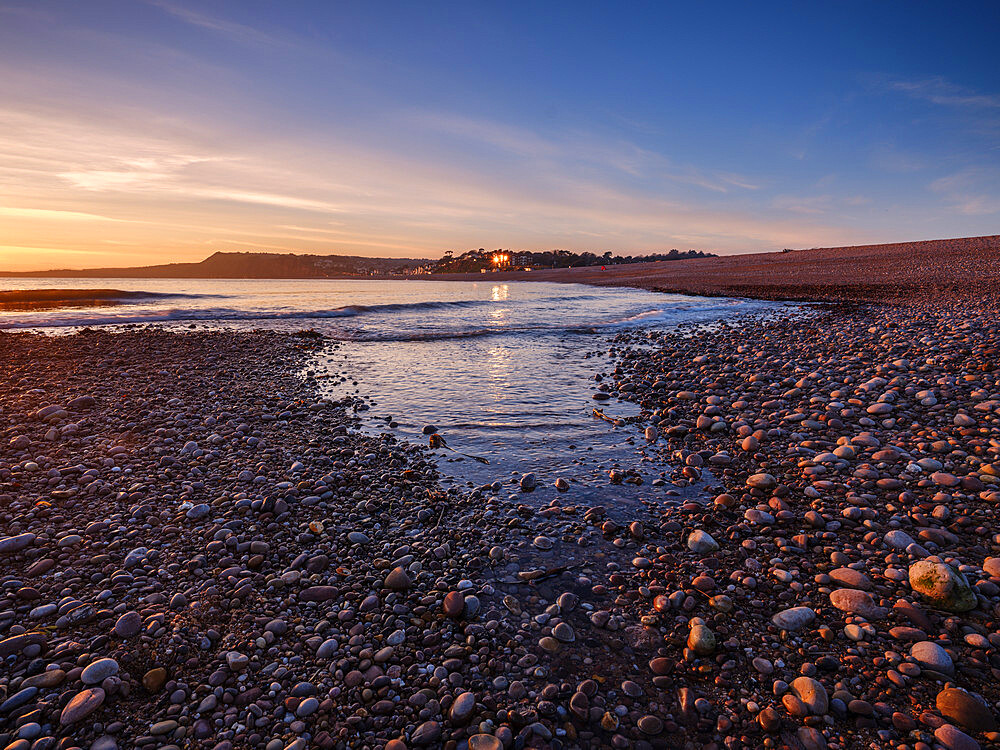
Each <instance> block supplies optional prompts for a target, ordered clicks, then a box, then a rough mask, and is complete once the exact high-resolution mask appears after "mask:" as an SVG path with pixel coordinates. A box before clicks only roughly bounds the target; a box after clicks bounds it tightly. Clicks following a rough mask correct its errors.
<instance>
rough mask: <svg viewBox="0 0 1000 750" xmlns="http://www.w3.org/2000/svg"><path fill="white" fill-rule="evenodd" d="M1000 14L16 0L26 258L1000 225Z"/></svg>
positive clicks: (880, 234) (669, 243) (714, 238)
mask: <svg viewBox="0 0 1000 750" xmlns="http://www.w3.org/2000/svg"><path fill="white" fill-rule="evenodd" d="M998 8H1000V5H998V4H996V3H983V4H981V5H980V4H976V3H958V4H945V3H938V4H931V3H926V2H906V3H904V2H882V3H870V2H858V3H854V2H836V3H824V4H820V3H808V2H806V3H803V2H801V0H799V1H798V2H789V3H766V2H765V3H748V2H737V3H662V2H661V3H649V4H641V3H612V2H608V3H589V2H579V1H577V2H567V3H555V2H525V3H519V2H502V3H500V2H498V3H478V2H454V3H452V2H448V3H444V2H434V3H413V2H408V3H390V2H370V1H369V2H295V1H294V0H289V1H288V2H281V3H279V2H254V1H252V0H242V1H241V2H206V1H196V0H149V1H148V2H141V1H140V0H123V1H122V2H102V1H100V0H88V1H87V2H82V3H81V2H71V1H70V0H66V1H65V2H50V1H46V0H0V270H23V269H37V268H52V267H67V268H80V267H92V266H105V265H139V264H149V263H162V262H170V261H178V260H201V259H202V258H204V257H205V256H207V255H209V254H211V253H212V252H215V251H217V250H238V249H269V250H275V251H295V252H316V253H336V252H343V253H349V254H361V255H379V256H395V257H402V256H407V257H438V256H440V255H441V253H442V252H443V251H445V250H449V249H450V250H456V251H462V250H466V249H469V248H475V247H488V248H493V247H510V248H525V249H539V250H540V249H551V248H557V247H559V248H567V249H572V250H593V251H596V252H603V251H604V250H614V251H616V252H617V251H622V252H627V253H636V252H654V251H660V250H664V249H670V248H673V247H676V248H680V249H688V248H695V249H705V250H713V251H716V252H721V253H732V252H743V251H749V250H771V249H779V248H782V247H813V246H823V245H842V244H857V243H867V242H889V241H904V240H917V239H929V238H937V237H957V236H969V235H981V234H996V233H1000V64H998V63H997V60H996V32H997V29H998V28H1000V10H998Z"/></svg>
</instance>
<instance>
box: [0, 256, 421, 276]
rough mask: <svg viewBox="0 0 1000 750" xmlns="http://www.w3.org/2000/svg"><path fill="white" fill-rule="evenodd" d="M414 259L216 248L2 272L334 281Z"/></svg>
mask: <svg viewBox="0 0 1000 750" xmlns="http://www.w3.org/2000/svg"><path fill="white" fill-rule="evenodd" d="M428 262H429V261H428V260H423V259H417V258H365V257H362V256H355V255H296V254H293V253H266V252H229V253H226V252H219V253H215V254H213V255H210V256H209V257H208V258H205V260H203V261H201V262H199V263H164V264H161V265H156V266H131V267H127V268H86V269H81V270H69V269H55V270H51V271H7V272H0V277H20V278H75V279H84V278H89V279H93V278H160V279H317V278H318V279H338V278H351V277H355V276H370V275H373V274H390V273H402V272H404V271H406V270H407V269H412V268H416V267H417V266H421V265H424V264H425V263H428Z"/></svg>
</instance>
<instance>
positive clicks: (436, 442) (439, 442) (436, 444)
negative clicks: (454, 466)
mask: <svg viewBox="0 0 1000 750" xmlns="http://www.w3.org/2000/svg"><path fill="white" fill-rule="evenodd" d="M430 443H431V448H447V449H448V450H450V451H451V452H452V453H457V454H458V455H460V456H465V457H466V458H471V459H472V460H473V461H478V462H479V463H481V464H489V461H487V460H486V459H485V458H483V457H482V456H471V455H469V454H468V453H462V452H461V451H457V450H455V449H454V448H452V447H451V446H450V445H448V444H447V443H446V442H445V441H444V438H443V437H441V436H440V435H438V434H437V433H434V434H433V435H431V438H430Z"/></svg>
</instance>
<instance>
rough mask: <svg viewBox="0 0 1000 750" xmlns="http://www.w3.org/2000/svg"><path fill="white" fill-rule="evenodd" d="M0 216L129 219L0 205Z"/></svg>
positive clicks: (54, 218) (91, 219) (78, 219)
mask: <svg viewBox="0 0 1000 750" xmlns="http://www.w3.org/2000/svg"><path fill="white" fill-rule="evenodd" d="M0 216H7V217H10V218H14V219H40V220H43V221H130V220H129V219H116V218H114V217H111V216H101V215H100V214H92V213H88V212H86V211H58V210H52V209H47V208H17V207H14V206H0Z"/></svg>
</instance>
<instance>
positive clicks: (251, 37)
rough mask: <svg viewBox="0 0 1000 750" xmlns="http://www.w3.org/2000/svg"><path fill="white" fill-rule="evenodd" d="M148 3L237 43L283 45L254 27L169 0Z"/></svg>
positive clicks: (156, 0) (277, 39)
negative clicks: (168, 0) (169, 0)
mask: <svg viewBox="0 0 1000 750" xmlns="http://www.w3.org/2000/svg"><path fill="white" fill-rule="evenodd" d="M147 2H148V3H149V4H150V5H153V6H155V7H157V8H159V9H160V10H162V11H164V12H165V13H168V14H169V15H171V16H173V17H174V18H176V19H177V20H179V21H183V22H184V23H186V24H188V25H190V26H196V27H198V28H201V29H207V30H208V31H213V32H215V33H217V34H221V35H222V36H224V37H226V38H228V39H231V40H232V41H235V42H240V43H242V44H264V45H274V44H279V43H281V40H280V39H279V37H278V36H277V35H275V34H272V33H269V32H266V31H262V30H260V29H257V28H254V27H253V26H247V25H246V24H242V23H237V22H235V21H230V20H228V19H225V18H219V17H218V16H212V15H209V14H207V13H203V12H201V11H197V10H192V9H191V8H187V7H185V6H183V5H178V4H176V3H172V2H167V0H147Z"/></svg>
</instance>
